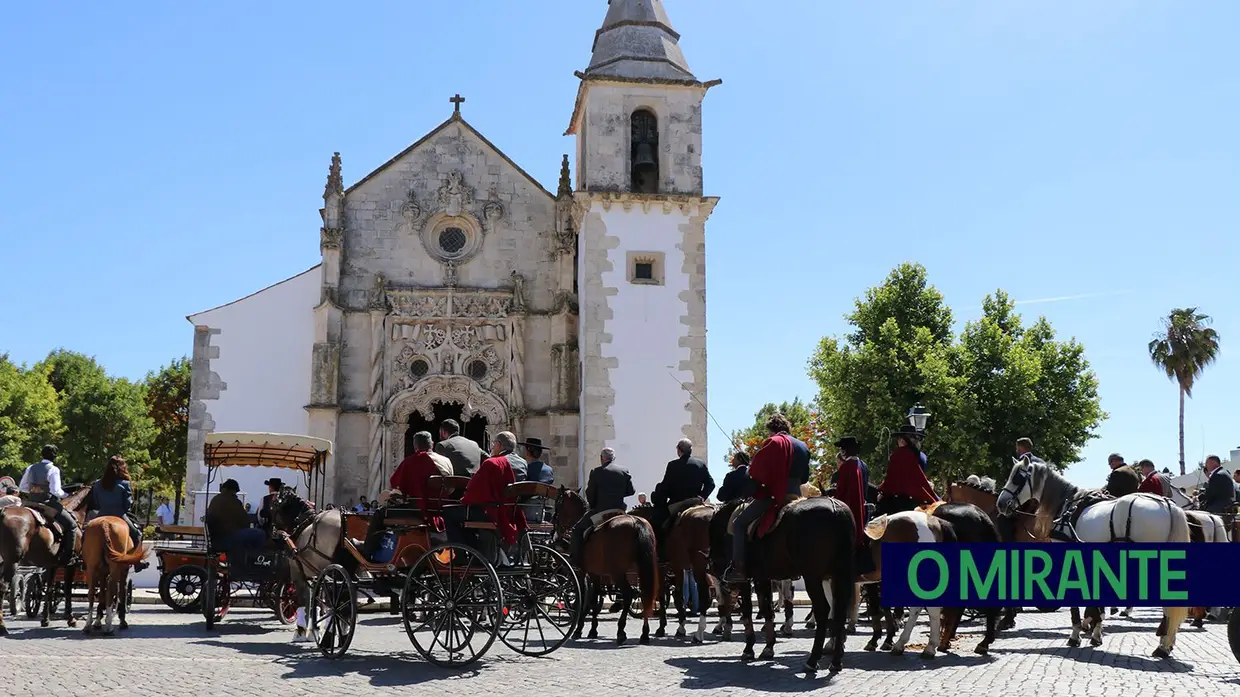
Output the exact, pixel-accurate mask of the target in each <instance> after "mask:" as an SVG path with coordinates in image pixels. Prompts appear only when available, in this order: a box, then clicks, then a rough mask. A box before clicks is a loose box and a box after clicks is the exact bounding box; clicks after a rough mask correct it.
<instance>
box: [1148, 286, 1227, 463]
mask: <svg viewBox="0 0 1240 697" xmlns="http://www.w3.org/2000/svg"><path fill="white" fill-rule="evenodd" d="M1210 322H1211V320H1210V316H1209V315H1205V314H1202V313H1200V312H1198V311H1197V308H1195V307H1187V308H1179V309H1175V310H1172V311H1171V314H1169V315H1167V317H1165V318H1163V321H1162V329H1161V330H1160V331H1159V332H1158V333H1156V334H1155V335H1154V338H1153V339H1152V340H1151V341H1150V343H1149V346H1148V348H1149V352H1150V360H1152V361H1153V362H1154V365H1156V366H1158V367H1159V368H1161V369H1162V370H1163V371H1164V372H1165V373H1166V374H1167V377H1168V378H1170V379H1172V380H1175V382H1176V384H1177V385H1178V386H1179V388H1180V474H1184V472H1185V470H1184V398H1185V397H1192V396H1193V385H1194V384H1196V382H1197V378H1198V377H1200V376H1201V373H1202V371H1204V370H1205V368H1206V366H1208V365H1210V364H1211V363H1213V362H1214V360H1215V359H1216V358H1217V357H1218V351H1219V335H1218V332H1217V331H1215V330H1214V329H1212V328H1210V327H1209V326H1208V325H1209V324H1210Z"/></svg>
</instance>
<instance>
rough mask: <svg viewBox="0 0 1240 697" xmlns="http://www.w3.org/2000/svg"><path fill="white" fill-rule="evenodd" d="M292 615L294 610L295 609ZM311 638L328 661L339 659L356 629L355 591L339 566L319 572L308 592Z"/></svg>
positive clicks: (345, 573)
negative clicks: (312, 587) (329, 659)
mask: <svg viewBox="0 0 1240 697" xmlns="http://www.w3.org/2000/svg"><path fill="white" fill-rule="evenodd" d="M294 612H296V607H295V606H294ZM309 619H310V636H311V637H313V638H314V643H315V644H316V645H317V646H318V647H319V651H322V652H323V655H324V656H327V657H328V658H340V657H341V656H343V655H344V654H345V651H348V650H349V644H352V643H353V631H354V630H355V629H356V628H357V589H356V588H354V586H353V578H352V577H351V576H350V575H349V572H347V571H345V570H344V567H343V566H341V565H339V564H332V565H331V566H329V567H327V568H326V569H323V570H322V571H320V572H319V577H318V578H317V579H315V581H314V589H313V590H311V592H310V618H309Z"/></svg>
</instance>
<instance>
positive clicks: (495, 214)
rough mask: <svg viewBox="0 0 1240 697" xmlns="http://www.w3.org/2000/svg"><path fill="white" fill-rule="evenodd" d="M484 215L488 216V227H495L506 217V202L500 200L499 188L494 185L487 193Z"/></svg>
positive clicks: (483, 209)
mask: <svg viewBox="0 0 1240 697" xmlns="http://www.w3.org/2000/svg"><path fill="white" fill-rule="evenodd" d="M482 217H483V218H486V221H487V228H488V229H492V230H493V229H495V224H496V223H498V222H499V221H500V219H501V218H503V217H504V204H503V203H500V200H499V188H498V187H496V186H492V187H491V190H490V191H489V192H488V193H487V202H486V205H484V206H483V207H482Z"/></svg>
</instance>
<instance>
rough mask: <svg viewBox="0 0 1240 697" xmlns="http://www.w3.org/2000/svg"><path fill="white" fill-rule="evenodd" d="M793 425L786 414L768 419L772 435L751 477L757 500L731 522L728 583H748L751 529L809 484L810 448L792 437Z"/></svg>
mask: <svg viewBox="0 0 1240 697" xmlns="http://www.w3.org/2000/svg"><path fill="white" fill-rule="evenodd" d="M791 429H792V425H791V424H789V423H788V419H787V418H785V417H784V415H783V414H773V415H771V418H769V419H767V422H766V430H767V432H768V433H770V436H769V437H768V438H767V439H766V442H764V443H763V444H762V447H761V448H759V449H758V452H757V453H755V454H754V456H753V464H751V465H750V466H749V476H750V478H751V479H753V480H754V481H755V482H756V483H757V492H756V493H755V494H754V499H753V501H751V502H750V503H749V505H748V506H746V507H745V510H743V511H741V513H740V515H738V516H736V521H735V522H733V523H732V565H731V566H730V567H728V570H727V571H726V572H725V573H724V578H723V581H724V582H725V583H742V582H744V581H745V580H746V570H745V543H746V542H747V537H748V530H749V526H750V525H752V524H753V523H754V522H755V521H758V520H762V519H763V518H764V517H770V516H769V515H768V512H769V513H775V512H777V511H778V510H779V509H780V508H782V507H783V505H784V504H785V503H786V502H787V501H788V500H789V499H793V498H796V497H798V496H800V495H801V485H802V484H804V483H806V482H808V481H809V447H808V446H806V445H805V443H803V442H802V441H799V440H797V439H796V438H793V437H792V435H791V434H790V433H789V431H790V430H791Z"/></svg>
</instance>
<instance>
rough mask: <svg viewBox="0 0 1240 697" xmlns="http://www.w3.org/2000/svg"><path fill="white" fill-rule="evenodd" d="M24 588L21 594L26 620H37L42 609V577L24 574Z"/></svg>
mask: <svg viewBox="0 0 1240 697" xmlns="http://www.w3.org/2000/svg"><path fill="white" fill-rule="evenodd" d="M24 578H25V579H26V582H25V588H24V591H23V593H22V609H24V610H25V611H26V619H28V620H33V619H38V617H39V611H40V610H42V609H43V577H42V576H40V575H39V574H26V575H25V576H24Z"/></svg>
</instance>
